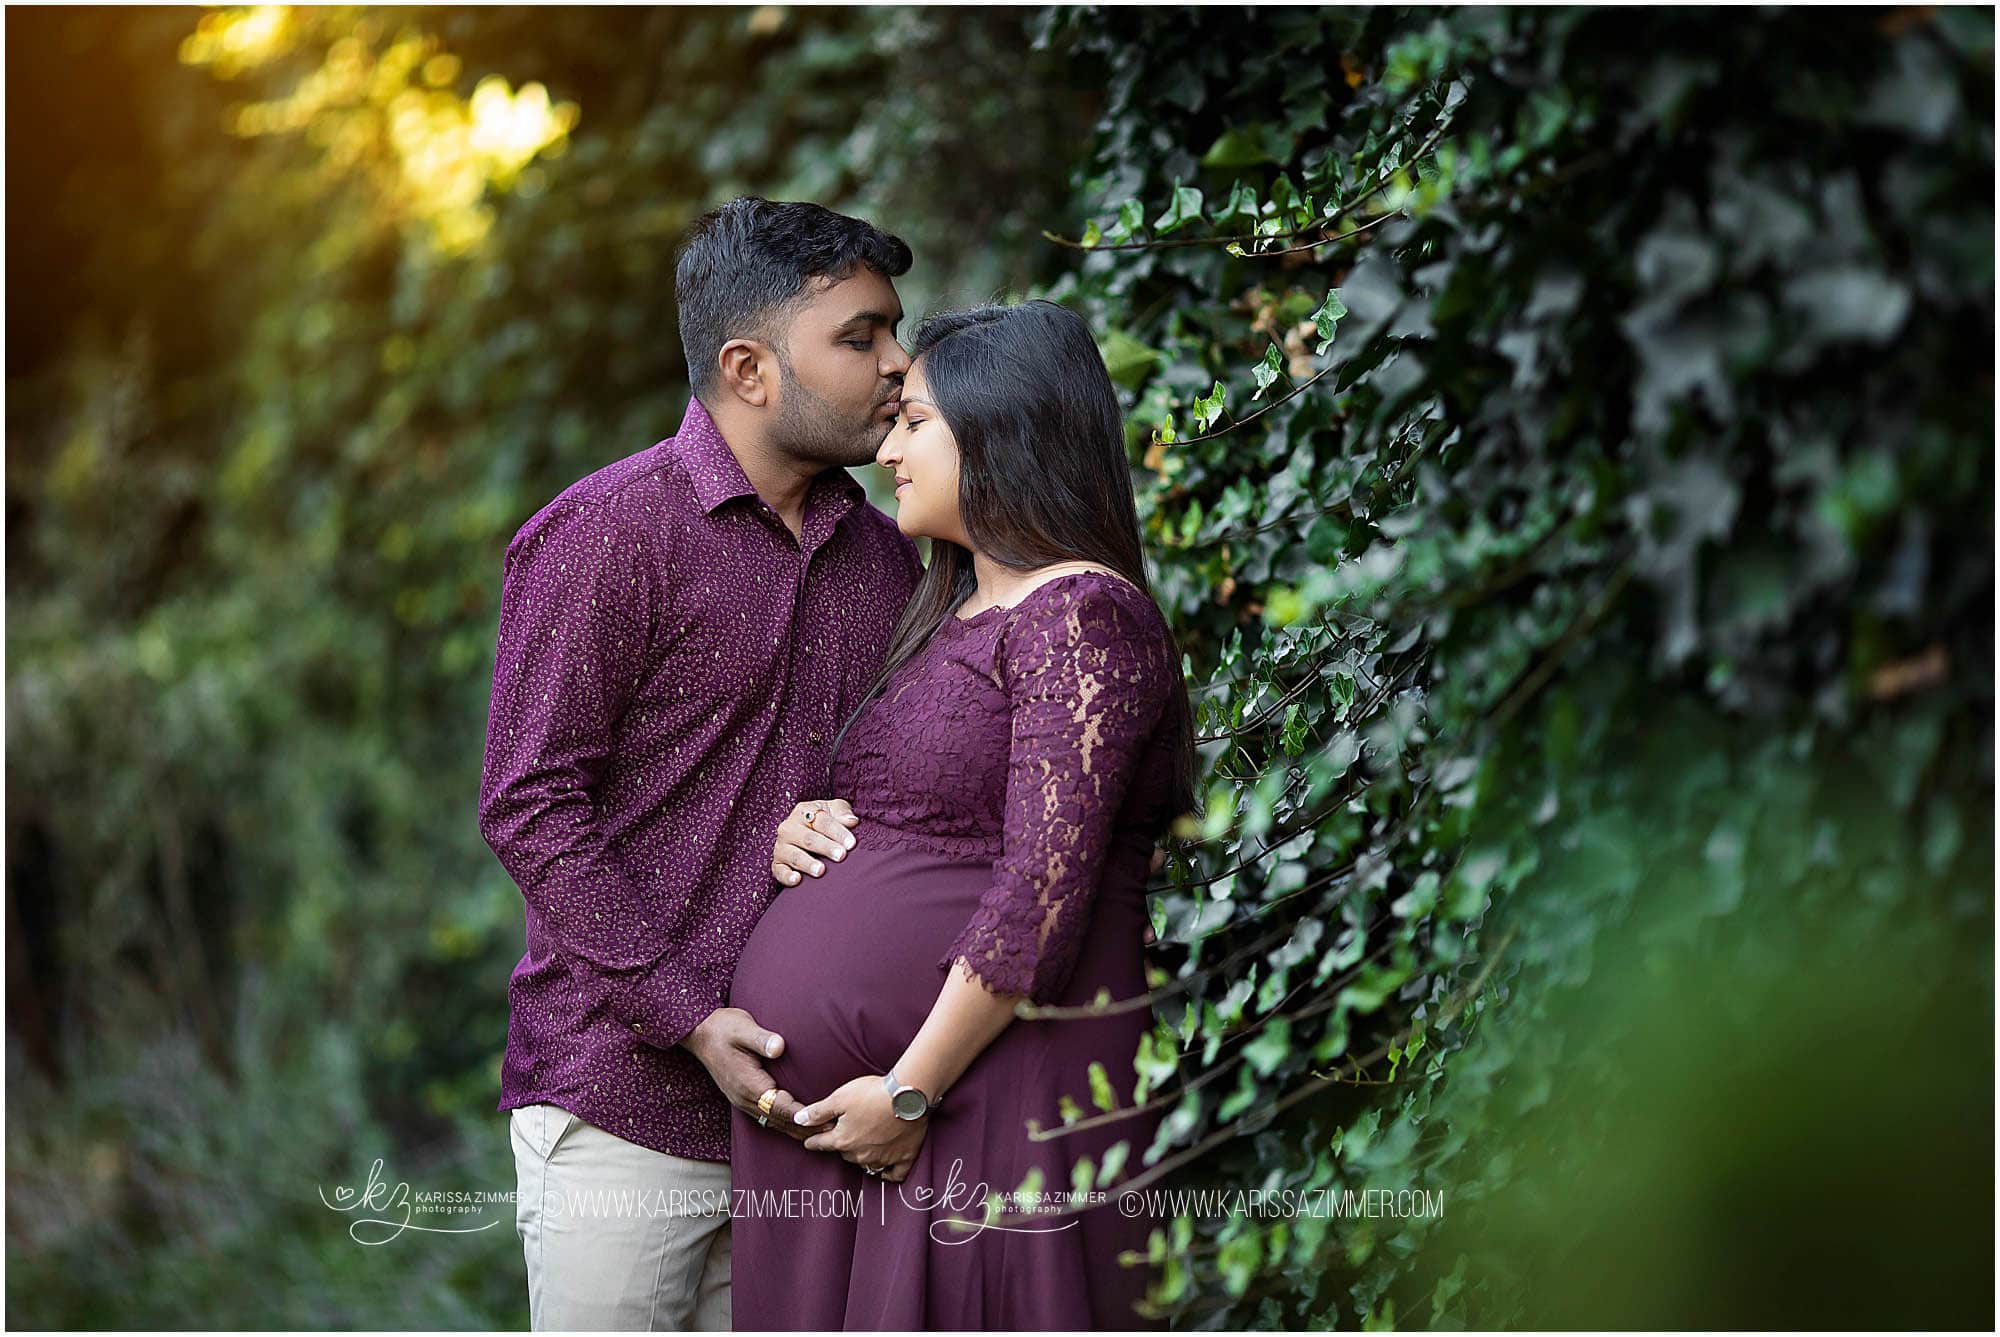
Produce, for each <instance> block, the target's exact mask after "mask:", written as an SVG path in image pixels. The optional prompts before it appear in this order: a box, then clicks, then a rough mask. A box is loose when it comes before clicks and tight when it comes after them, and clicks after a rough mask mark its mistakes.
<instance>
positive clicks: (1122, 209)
mask: <svg viewBox="0 0 2000 1337" xmlns="http://www.w3.org/2000/svg"><path fill="white" fill-rule="evenodd" d="M1145 221H1146V207H1145V206H1144V205H1142V204H1140V203H1139V201H1137V200H1127V201H1125V203H1123V204H1121V205H1119V206H1118V221H1117V222H1116V223H1113V224H1112V225H1111V231H1109V232H1107V233H1105V234H1104V235H1105V240H1107V241H1110V242H1113V243H1114V244H1115V243H1120V242H1127V241H1131V240H1132V238H1133V230H1134V229H1135V228H1137V227H1138V226H1139V224H1141V223H1143V222H1145Z"/></svg>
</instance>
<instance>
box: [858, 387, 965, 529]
mask: <svg viewBox="0 0 2000 1337" xmlns="http://www.w3.org/2000/svg"><path fill="white" fill-rule="evenodd" d="M875 462H876V463H877V464H879V465H881V466H882V467H883V468H884V469H888V470H890V471H891V472H892V473H893V474H894V475H895V477H896V479H897V486H896V527H897V528H898V529H901V530H902V531H903V532H904V533H905V534H908V535H909V536H910V537H911V538H917V537H918V536H920V535H922V536H927V537H930V538H934V539H948V540H950V541H951V542H953V543H957V544H959V545H961V546H962V547H968V548H969V547H971V546H972V545H971V544H970V543H969V542H968V541H967V539H966V537H965V526H964V523H963V522H962V521H961V520H960V519H959V515H958V442H957V441H956V440H955V439H953V437H952V434H951V428H949V427H947V426H945V422H944V415H943V414H941V413H939V412H938V410H937V405H936V404H933V403H932V402H931V397H930V385H929V383H928V382H927V381H926V380H925V379H924V363H923V359H922V358H919V359H917V360H916V361H915V362H913V363H911V364H910V369H909V371H908V372H907V373H905V375H904V377H903V402H902V408H901V410H900V411H899V412H898V413H897V415H896V421H895V423H894V425H893V426H891V427H890V429H889V435H888V436H886V437H884V438H883V439H882V445H881V448H880V449H878V450H877V451H876V452H875Z"/></svg>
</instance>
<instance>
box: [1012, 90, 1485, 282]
mask: <svg viewBox="0 0 2000 1337" xmlns="http://www.w3.org/2000/svg"><path fill="white" fill-rule="evenodd" d="M1455 119H1456V118H1455V117H1452V116H1446V117H1444V118H1443V119H1442V120H1440V121H1439V122H1438V123H1437V125H1436V126H1435V127H1434V128H1433V129H1432V130H1431V133H1430V138H1428V139H1426V140H1425V141H1424V142H1423V143H1422V144H1421V145H1419V146H1418V148H1417V151H1416V152H1415V153H1412V154H1411V155H1410V156H1409V157H1407V158H1405V159H1403V160H1402V161H1401V162H1399V163H1397V164H1396V165H1395V166H1394V167H1391V168H1389V169H1387V170H1386V171H1384V172H1383V173H1382V174H1381V175H1380V176H1377V177H1376V178H1375V180H1374V182H1373V183H1372V184H1371V185H1369V186H1368V188H1367V189H1365V190H1363V191H1361V192H1360V193H1359V194H1356V195H1354V196H1353V197H1351V198H1350V199H1347V200H1344V201H1342V202H1341V203H1340V205H1339V206H1338V207H1336V208H1334V209H1333V210H1332V211H1331V212H1329V213H1326V214H1323V215H1322V217H1323V218H1339V217H1340V216H1341V215H1342V214H1345V213H1348V212H1349V211H1351V210H1352V209H1353V208H1354V207H1355V206H1356V205H1358V204H1360V203H1361V202H1362V201H1364V200H1367V199H1371V198H1373V197H1374V195H1375V194H1376V192H1377V191H1379V190H1381V189H1382V187H1384V186H1386V185H1388V184H1389V178H1391V177H1393V176H1394V175H1395V174H1396V173H1398V172H1400V171H1402V170H1403V169H1404V168H1406V167H1409V166H1412V165H1413V164H1415V163H1419V162H1422V161H1423V160H1424V159H1425V158H1426V157H1428V156H1429V154H1430V151H1431V149H1432V148H1433V147H1434V146H1435V145H1436V144H1437V142H1438V140H1439V139H1440V138H1441V137H1442V136H1443V135H1444V132H1445V131H1446V130H1449V129H1450V128H1451V123H1452V121H1453V120H1455ZM1394 216H1395V215H1390V217H1394ZM1325 226H1326V224H1325V223H1323V222H1312V223H1308V224H1306V225H1305V226H1304V227H1297V228H1293V229H1292V230H1291V231H1289V232H1273V233H1269V234H1268V235H1261V236H1260V235H1259V234H1257V233H1255V232H1251V233H1247V234H1244V235H1241V236H1228V237H1175V238H1172V239H1170V240H1166V241H1120V242H1113V243H1112V244H1110V245H1109V246H1105V245H1095V246H1086V245H1085V244H1084V243H1082V242H1080V241H1075V240H1073V239H1071V238H1069V237H1065V236H1061V235H1060V234H1058V233H1054V232H1049V231H1046V230H1044V231H1043V233H1042V237H1043V238H1044V239H1045V240H1047V241H1051V242H1054V243H1055V244H1056V245H1058V246H1065V247H1068V248H1069V249H1070V250H1072V251H1170V250H1174V249H1176V248H1178V247H1182V246H1224V245H1227V244H1228V243H1230V242H1233V241H1290V240H1291V239H1292V238H1293V237H1303V236H1304V235H1305V234H1306V233H1308V232H1310V231H1312V230H1313V229H1314V228H1316V227H1325Z"/></svg>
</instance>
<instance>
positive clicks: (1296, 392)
mask: <svg viewBox="0 0 2000 1337" xmlns="http://www.w3.org/2000/svg"><path fill="white" fill-rule="evenodd" d="M1338 369H1339V368H1338V367H1321V368H1320V369H1319V370H1318V371H1316V372H1314V373H1313V375H1312V378H1311V379H1310V380H1308V381H1306V382H1305V383H1304V384H1302V385H1295V386H1293V387H1292V388H1291V390H1289V391H1288V392H1286V393H1285V394H1284V395H1282V396H1281V397H1279V398H1277V399H1274V400H1272V401H1271V402H1270V403H1268V404H1266V405H1265V406H1264V407H1263V408H1260V409H1258V410H1257V411H1256V412H1255V413H1253V414H1251V415H1250V416H1249V417H1247V418H1242V419H1239V420H1238V421H1236V422H1233V423H1230V424H1229V426H1227V427H1225V428H1223V429H1222V430H1221V431H1219V432H1204V433H1202V434H1201V435H1200V436H1185V437H1182V438H1180V439H1179V440H1178V441H1169V442H1167V443H1166V444H1167V445H1170V446H1191V445H1193V444H1194V443H1195V442H1197V441H1213V440H1215V439H1216V438H1217V437H1219V436H1228V435H1229V434H1230V433H1231V432H1233V431H1235V430H1236V429H1237V428H1239V427H1247V426H1249V425H1250V424H1251V423H1253V422H1255V421H1257V419H1259V418H1261V417H1263V416H1264V415H1265V414H1266V413H1269V412H1270V411H1271V410H1272V409H1274V408H1276V407H1278V405H1280V404H1283V403H1285V402H1286V401H1287V400H1291V399H1297V398H1298V397H1299V396H1300V395H1302V394H1304V393H1305V392H1306V391H1308V390H1310V389H1312V388H1313V386H1315V385H1317V384H1318V383H1319V381H1320V379H1321V378H1322V377H1324V376H1325V375H1326V374H1327V373H1328V372H1330V371H1337V370H1338ZM1155 430H1156V431H1157V430H1158V429H1155ZM1166 546H1167V547H1170V548H1171V547H1177V546H1179V545H1177V544H1171V543H1170V544H1167V545H1166Z"/></svg>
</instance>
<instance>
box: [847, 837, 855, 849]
mask: <svg viewBox="0 0 2000 1337" xmlns="http://www.w3.org/2000/svg"><path fill="white" fill-rule="evenodd" d="M847 848H849V849H853V848H854V837H853V836H849V837H848V838H847Z"/></svg>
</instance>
